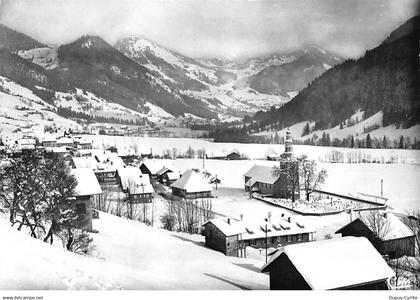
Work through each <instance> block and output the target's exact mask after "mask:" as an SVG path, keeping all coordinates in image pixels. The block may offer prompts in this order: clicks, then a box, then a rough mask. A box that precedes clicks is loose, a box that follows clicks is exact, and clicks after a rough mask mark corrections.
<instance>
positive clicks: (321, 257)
mask: <svg viewBox="0 0 420 300" xmlns="http://www.w3.org/2000/svg"><path fill="white" fill-rule="evenodd" d="M262 272H264V273H267V272H268V273H270V289H271V290H388V289H389V286H390V285H389V281H390V279H391V278H392V277H393V276H395V273H394V271H393V270H392V269H391V268H390V267H389V266H388V265H387V263H386V262H385V260H384V259H383V258H382V256H381V255H380V254H379V253H378V251H376V249H375V248H374V247H373V246H372V244H371V243H370V242H369V241H368V240H367V239H366V238H363V237H358V238H357V237H345V238H337V239H330V240H322V241H315V242H310V243H304V244H295V245H286V246H284V247H282V248H281V249H280V250H279V251H278V252H277V253H275V254H274V255H273V256H272V257H271V259H270V261H269V262H268V263H267V264H265V265H264V266H263V267H262Z"/></svg>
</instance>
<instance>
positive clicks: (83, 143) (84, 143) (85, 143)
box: [74, 138, 92, 149]
mask: <svg viewBox="0 0 420 300" xmlns="http://www.w3.org/2000/svg"><path fill="white" fill-rule="evenodd" d="M74 144H75V145H76V148H77V149H92V141H89V140H87V139H84V138H76V139H74Z"/></svg>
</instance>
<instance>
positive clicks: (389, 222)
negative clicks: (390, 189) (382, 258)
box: [336, 212, 416, 259]
mask: <svg viewBox="0 0 420 300" xmlns="http://www.w3.org/2000/svg"><path fill="white" fill-rule="evenodd" d="M362 215H363V213H362ZM364 215H365V217H359V218H357V219H355V220H354V221H352V222H350V223H349V224H347V225H345V226H344V227H343V228H341V229H339V230H337V231H336V234H338V233H340V234H341V235H342V236H356V237H359V236H361V237H365V238H367V239H368V240H369V241H370V242H371V243H372V244H373V245H374V246H375V248H376V249H377V250H378V251H379V252H380V253H381V254H382V255H387V256H388V257H389V258H390V259H393V258H399V257H401V256H404V255H405V256H415V250H416V236H415V234H414V233H413V231H412V230H411V229H410V228H409V227H408V226H407V225H405V224H404V223H403V222H402V221H401V220H400V219H399V218H398V217H397V216H395V215H394V214H392V213H388V212H386V213H377V214H372V213H365V214H364Z"/></svg>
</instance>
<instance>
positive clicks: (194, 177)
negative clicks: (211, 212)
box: [170, 170, 213, 199]
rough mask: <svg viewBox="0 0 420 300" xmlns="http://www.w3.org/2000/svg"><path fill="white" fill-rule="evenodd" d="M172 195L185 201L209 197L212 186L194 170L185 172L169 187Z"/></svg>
mask: <svg viewBox="0 0 420 300" xmlns="http://www.w3.org/2000/svg"><path fill="white" fill-rule="evenodd" d="M170 187H171V189H172V194H174V195H175V196H178V197H182V198H186V199H196V198H208V197H211V191H212V190H213V188H212V186H211V185H210V184H208V183H207V181H206V180H205V179H204V178H203V177H202V176H201V175H200V174H198V173H197V172H195V171H194V170H187V171H185V172H184V173H183V174H182V176H181V178H179V179H178V180H176V181H175V182H174V183H172V184H171V185H170Z"/></svg>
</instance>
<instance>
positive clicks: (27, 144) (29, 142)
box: [17, 138, 36, 150]
mask: <svg viewBox="0 0 420 300" xmlns="http://www.w3.org/2000/svg"><path fill="white" fill-rule="evenodd" d="M17 144H18V147H19V149H20V150H33V149H35V147H36V140H35V139H34V138H21V139H18V140H17Z"/></svg>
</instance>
